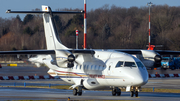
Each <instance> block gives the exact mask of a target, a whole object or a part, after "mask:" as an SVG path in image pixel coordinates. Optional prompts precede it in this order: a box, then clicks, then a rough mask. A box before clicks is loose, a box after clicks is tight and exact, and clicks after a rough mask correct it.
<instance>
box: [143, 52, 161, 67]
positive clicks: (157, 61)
mask: <svg viewBox="0 0 180 101" xmlns="http://www.w3.org/2000/svg"><path fill="white" fill-rule="evenodd" d="M141 52H142V57H143V59H144V60H141V61H142V62H143V63H144V65H145V66H146V67H160V66H161V60H162V58H161V56H160V55H159V54H158V53H156V52H155V51H153V50H141Z"/></svg>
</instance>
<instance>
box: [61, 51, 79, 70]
mask: <svg viewBox="0 0 180 101" xmlns="http://www.w3.org/2000/svg"><path fill="white" fill-rule="evenodd" d="M73 52H74V51H72V53H71V52H69V51H61V55H64V57H65V60H63V61H62V63H66V64H67V65H66V66H67V67H68V68H71V67H74V63H76V64H80V63H78V62H77V61H76V59H77V58H78V56H79V55H73ZM59 66H60V64H59ZM61 67H62V65H61Z"/></svg>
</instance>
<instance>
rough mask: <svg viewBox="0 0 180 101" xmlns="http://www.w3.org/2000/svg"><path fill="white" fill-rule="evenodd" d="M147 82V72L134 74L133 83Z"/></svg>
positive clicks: (141, 83) (142, 83)
mask: <svg viewBox="0 0 180 101" xmlns="http://www.w3.org/2000/svg"><path fill="white" fill-rule="evenodd" d="M147 82H148V73H143V72H142V73H141V74H140V75H137V76H135V82H134V84H135V85H139V86H142V85H145V84H146V83H147Z"/></svg>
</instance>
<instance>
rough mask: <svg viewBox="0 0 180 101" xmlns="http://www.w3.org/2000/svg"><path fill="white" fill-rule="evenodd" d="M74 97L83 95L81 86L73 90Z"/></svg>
mask: <svg viewBox="0 0 180 101" xmlns="http://www.w3.org/2000/svg"><path fill="white" fill-rule="evenodd" d="M73 95H74V96H76V95H79V96H81V95H82V87H81V86H79V87H78V89H76V88H74V89H73Z"/></svg>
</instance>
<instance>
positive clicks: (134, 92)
mask: <svg viewBox="0 0 180 101" xmlns="http://www.w3.org/2000/svg"><path fill="white" fill-rule="evenodd" d="M138 91H139V88H138V87H136V88H135V87H133V90H132V91H131V93H130V96H131V97H133V96H134V95H135V97H138Z"/></svg>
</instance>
